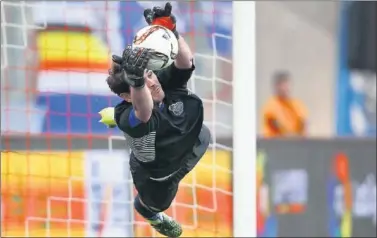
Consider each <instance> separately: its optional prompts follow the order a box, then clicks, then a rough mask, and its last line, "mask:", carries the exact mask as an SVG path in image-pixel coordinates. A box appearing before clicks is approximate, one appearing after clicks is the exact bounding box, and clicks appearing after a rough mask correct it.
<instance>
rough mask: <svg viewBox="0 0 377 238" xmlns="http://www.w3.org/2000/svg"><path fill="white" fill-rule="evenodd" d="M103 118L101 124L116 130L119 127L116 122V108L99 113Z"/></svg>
mask: <svg viewBox="0 0 377 238" xmlns="http://www.w3.org/2000/svg"><path fill="white" fill-rule="evenodd" d="M98 113H99V114H100V116H101V120H99V122H101V123H103V124H105V125H106V126H107V127H109V128H115V127H116V126H117V124H116V122H115V120H114V108H113V107H106V108H104V109H102V110H101V111H99V112H98Z"/></svg>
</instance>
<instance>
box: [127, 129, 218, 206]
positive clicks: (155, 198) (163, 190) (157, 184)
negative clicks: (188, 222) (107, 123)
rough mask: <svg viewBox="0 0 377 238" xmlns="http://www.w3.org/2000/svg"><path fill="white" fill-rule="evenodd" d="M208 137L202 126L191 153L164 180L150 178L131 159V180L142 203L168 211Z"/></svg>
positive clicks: (205, 147) (147, 172)
mask: <svg viewBox="0 0 377 238" xmlns="http://www.w3.org/2000/svg"><path fill="white" fill-rule="evenodd" d="M210 137H211V135H210V132H209V129H208V128H207V127H204V126H203V129H202V132H201V133H200V135H199V138H198V142H197V144H196V145H195V147H194V149H193V151H192V153H191V154H188V155H187V156H185V158H184V159H183V160H182V164H181V167H180V168H179V169H178V170H177V171H175V172H173V173H172V174H170V175H168V176H166V177H164V178H158V179H156V178H152V177H151V176H150V173H149V171H148V170H146V169H145V168H144V167H143V166H142V165H141V164H140V163H138V162H137V161H135V159H133V160H132V159H131V160H130V168H131V174H132V179H133V182H134V185H135V188H136V190H137V192H138V194H139V197H140V198H141V200H142V201H143V203H144V204H146V205H147V206H148V207H150V208H152V209H154V210H156V211H165V210H166V209H168V208H169V207H170V204H171V203H172V201H173V200H174V198H175V196H176V194H177V191H178V186H179V182H180V181H181V180H182V179H183V178H184V177H185V176H186V175H187V174H188V173H189V172H190V171H191V170H192V169H193V168H194V167H195V165H196V164H197V163H198V162H199V161H200V159H201V158H202V156H203V155H204V153H205V152H206V151H207V148H208V146H209V143H210V140H211V139H210Z"/></svg>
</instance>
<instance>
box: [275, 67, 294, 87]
mask: <svg viewBox="0 0 377 238" xmlns="http://www.w3.org/2000/svg"><path fill="white" fill-rule="evenodd" d="M290 77H291V74H290V73H289V72H288V71H283V70H280V71H276V72H275V73H274V76H273V83H274V85H278V84H280V83H282V82H285V81H288V80H289V78H290Z"/></svg>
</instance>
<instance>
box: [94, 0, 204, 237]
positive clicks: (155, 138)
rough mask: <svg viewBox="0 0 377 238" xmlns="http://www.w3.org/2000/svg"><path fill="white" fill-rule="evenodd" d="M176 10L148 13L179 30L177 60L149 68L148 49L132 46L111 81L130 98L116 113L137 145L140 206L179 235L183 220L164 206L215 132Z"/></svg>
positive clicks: (134, 168)
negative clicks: (193, 83)
mask: <svg viewBox="0 0 377 238" xmlns="http://www.w3.org/2000/svg"><path fill="white" fill-rule="evenodd" d="M171 10H172V7H171V4H170V3H167V4H166V5H165V8H164V9H162V8H159V7H155V8H153V10H151V9H147V10H145V11H144V17H145V19H146V21H147V23H148V24H155V25H161V26H164V27H166V28H168V29H170V30H171V31H172V32H174V34H175V35H176V37H177V38H178V44H179V53H178V56H177V58H176V60H175V62H174V63H173V64H172V65H170V66H169V67H167V68H164V69H162V70H160V71H157V72H152V71H149V70H148V69H146V65H147V63H148V60H149V58H148V54H149V52H148V49H135V50H133V49H132V48H131V47H130V46H128V47H127V48H126V49H125V50H124V52H123V56H122V57H119V56H113V66H112V69H111V70H110V72H109V74H110V75H109V77H108V79H107V83H108V85H109V87H110V89H111V90H112V91H113V92H114V93H115V94H117V95H119V96H120V97H121V98H122V99H124V101H123V102H121V103H120V104H118V105H117V106H116V107H115V112H114V118H115V122H116V125H117V126H118V128H119V129H120V130H122V131H123V132H124V135H125V137H126V141H127V143H128V144H129V146H130V148H131V150H132V153H131V158H130V168H131V174H132V178H133V182H134V185H135V187H136V190H137V192H138V195H137V196H136V197H135V200H134V207H135V209H136V211H137V212H138V213H140V214H141V215H142V216H143V217H144V218H145V219H146V220H148V221H149V223H150V224H151V225H152V227H154V228H155V229H156V230H157V231H158V232H159V233H161V234H162V235H165V236H168V237H179V236H180V235H181V233H182V228H181V226H180V224H179V223H177V222H176V221H174V220H173V219H172V218H170V217H169V216H167V215H166V214H164V213H163V211H165V210H166V209H168V208H169V206H170V205H171V203H172V201H173V199H174V197H175V196H176V193H177V190H178V184H179V182H180V181H181V180H182V179H183V178H184V177H185V175H186V174H188V173H189V172H190V171H191V170H192V169H193V168H194V166H195V165H196V164H197V163H198V161H199V160H200V158H201V157H202V156H203V154H204V153H205V151H206V150H207V148H208V145H209V143H210V137H211V136H210V132H209V130H208V128H206V127H205V126H204V125H203V103H202V101H201V99H200V98H199V97H197V96H196V95H194V94H192V93H191V92H190V91H189V90H188V89H187V82H188V80H189V79H190V77H191V75H192V72H193V71H194V69H195V66H194V64H193V55H192V53H191V51H190V48H189V46H188V45H187V44H186V42H185V40H184V39H183V38H182V37H181V36H179V34H178V33H177V31H176V24H175V18H174V16H173V15H171ZM101 114H103V112H102V113H101ZM104 121H106V120H105V119H104V118H103V119H102V122H104Z"/></svg>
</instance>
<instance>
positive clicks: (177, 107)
mask: <svg viewBox="0 0 377 238" xmlns="http://www.w3.org/2000/svg"><path fill="white" fill-rule="evenodd" d="M169 111H171V112H172V113H173V114H174V116H180V115H182V113H183V102H176V103H173V104H171V105H170V106H169Z"/></svg>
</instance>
